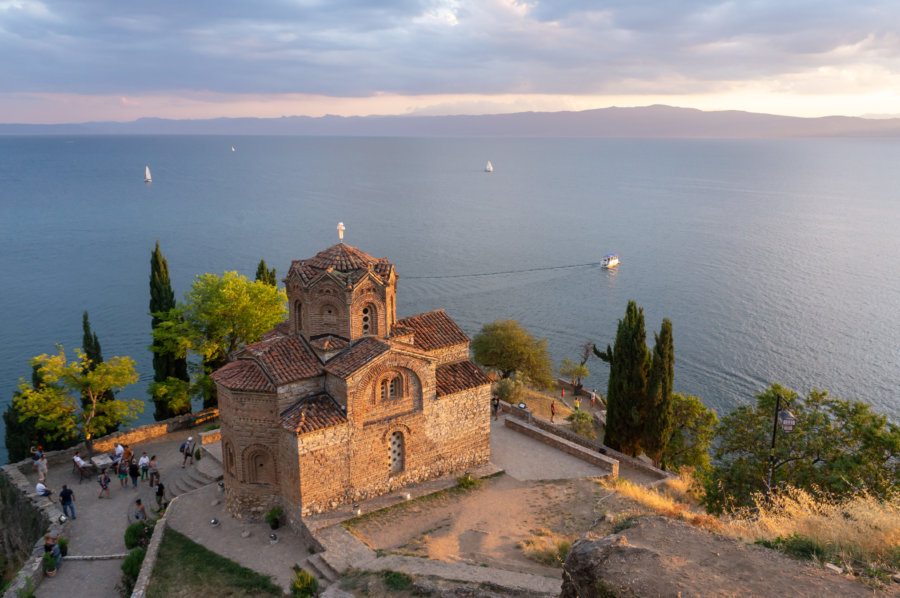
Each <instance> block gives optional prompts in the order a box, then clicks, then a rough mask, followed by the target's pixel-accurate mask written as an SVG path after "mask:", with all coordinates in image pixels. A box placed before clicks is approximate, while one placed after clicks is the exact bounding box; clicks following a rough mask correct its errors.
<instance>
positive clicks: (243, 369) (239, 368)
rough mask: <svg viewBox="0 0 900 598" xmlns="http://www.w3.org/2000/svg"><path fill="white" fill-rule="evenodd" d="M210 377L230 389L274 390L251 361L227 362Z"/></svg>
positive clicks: (249, 390)
mask: <svg viewBox="0 0 900 598" xmlns="http://www.w3.org/2000/svg"><path fill="white" fill-rule="evenodd" d="M212 379H213V380H215V381H216V382H218V383H219V384H221V385H222V386H224V387H225V388H230V389H231V390H244V391H248V392H274V391H275V388H274V387H273V386H272V384H271V383H270V382H269V380H268V379H267V378H266V376H265V374H263V372H262V370H261V369H260V367H259V366H258V365H257V364H255V363H254V362H252V361H245V360H243V359H242V360H238V361H232V362H231V363H227V364H225V365H223V366H222V367H220V368H219V369H217V370H216V371H215V372H213V373H212Z"/></svg>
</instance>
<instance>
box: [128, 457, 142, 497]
mask: <svg viewBox="0 0 900 598" xmlns="http://www.w3.org/2000/svg"><path fill="white" fill-rule="evenodd" d="M140 475H141V468H140V467H138V464H137V463H135V462H134V459H132V460H131V461H129V462H128V477H130V478H131V487H132V489H134V490H137V481H138V476H140Z"/></svg>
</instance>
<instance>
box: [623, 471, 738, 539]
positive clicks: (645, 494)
mask: <svg viewBox="0 0 900 598" xmlns="http://www.w3.org/2000/svg"><path fill="white" fill-rule="evenodd" d="M687 483H688V482H679V481H678V480H673V481H672V482H670V484H672V486H671V488H672V489H673V490H675V492H674V493H673V494H676V495H677V494H684V495H686V496H687V492H686V491H684V490H680V488H685V487H686V486H685V484H687ZM662 488H663V490H656V489H654V488H647V487H646V486H641V485H639V484H634V483H632V482H629V481H628V480H623V479H618V480H616V481H615V489H616V490H617V491H618V493H619V495H620V496H622V497H623V498H628V499H630V500H633V501H634V502H636V503H638V504H639V505H641V506H643V507H645V508H647V509H649V510H650V511H652V512H654V513H657V514H659V515H664V516H666V517H671V518H672V519H681V520H683V521H686V522H688V523H690V524H691V525H696V526H698V527H703V528H706V529H709V530H712V531H719V530H721V528H722V526H723V524H722V522H721V520H720V519H719V518H718V517H714V516H712V515H707V514H706V513H704V512H701V511H700V510H699V509H697V507H696V506H695V505H693V504H692V503H694V501H693V500H692V499H689V501H687V502H681V501H679V500H678V498H676V496H673V495H672V494H669V493H668V492H667V491H666V490H665V485H663V486H662Z"/></svg>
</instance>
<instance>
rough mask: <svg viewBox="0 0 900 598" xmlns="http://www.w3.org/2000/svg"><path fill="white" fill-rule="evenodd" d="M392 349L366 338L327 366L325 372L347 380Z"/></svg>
mask: <svg viewBox="0 0 900 598" xmlns="http://www.w3.org/2000/svg"><path fill="white" fill-rule="evenodd" d="M390 348H391V347H390V345H387V344H385V343H383V342H381V341H379V340H376V339H374V338H371V337H370V338H364V339H362V340H361V341H359V342H357V343H356V344H355V345H353V346H352V347H350V348H349V349H347V350H345V351H344V352H343V353H341V354H340V355H338V356H337V357H335V358H334V359H332V360H331V361H329V362H328V363H327V364H325V370H326V371H327V372H328V373H329V374H334V375H335V376H338V377H340V378H347V377H348V376H350V375H351V374H352V373H353V372H355V371H357V370H359V368H361V367H363V366H364V365H366V364H367V363H369V362H370V361H372V360H373V359H375V358H376V357H378V356H379V355H381V354H382V353H385V352H386V351H389V350H390Z"/></svg>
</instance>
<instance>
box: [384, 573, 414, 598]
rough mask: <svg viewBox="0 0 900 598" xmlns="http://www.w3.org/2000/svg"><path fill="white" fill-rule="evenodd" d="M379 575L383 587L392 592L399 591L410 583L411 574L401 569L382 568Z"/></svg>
mask: <svg viewBox="0 0 900 598" xmlns="http://www.w3.org/2000/svg"><path fill="white" fill-rule="evenodd" d="M381 576H382V578H384V587H385V588H387V589H388V590H391V591H392V592H401V591H403V590H405V589H407V588H408V587H409V586H411V585H412V576H410V575H408V574H406V573H403V572H401V571H391V570H390V569H384V570H382V571H381Z"/></svg>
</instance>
